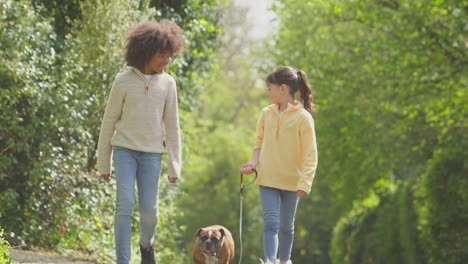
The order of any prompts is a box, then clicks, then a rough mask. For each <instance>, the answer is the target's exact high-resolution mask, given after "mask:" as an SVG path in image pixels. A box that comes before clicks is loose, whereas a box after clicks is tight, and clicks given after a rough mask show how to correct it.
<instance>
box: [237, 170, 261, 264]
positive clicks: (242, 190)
mask: <svg viewBox="0 0 468 264" xmlns="http://www.w3.org/2000/svg"><path fill="white" fill-rule="evenodd" d="M252 171H253V172H255V178H254V179H253V180H252V181H251V182H249V183H247V184H246V185H244V174H242V173H241V175H240V215H239V242H240V243H239V244H240V255H239V262H238V264H241V262H242V218H243V205H244V187H245V186H247V185H250V184H252V183H254V182H255V180H256V179H257V176H258V175H257V170H255V169H252Z"/></svg>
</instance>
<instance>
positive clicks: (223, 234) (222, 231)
mask: <svg viewBox="0 0 468 264" xmlns="http://www.w3.org/2000/svg"><path fill="white" fill-rule="evenodd" d="M219 233H220V234H221V237H224V236H225V235H226V233H224V229H223V228H220V229H219Z"/></svg>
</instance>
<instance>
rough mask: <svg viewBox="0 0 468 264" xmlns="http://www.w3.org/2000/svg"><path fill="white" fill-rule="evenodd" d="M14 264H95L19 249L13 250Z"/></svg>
mask: <svg viewBox="0 0 468 264" xmlns="http://www.w3.org/2000/svg"><path fill="white" fill-rule="evenodd" d="M11 253H12V263H13V264H19V263H28V264H49V263H60V264H94V263H92V262H89V261H87V260H80V259H74V258H68V257H63V256H58V255H54V254H49V253H44V252H35V251H26V250H19V249H12V250H11Z"/></svg>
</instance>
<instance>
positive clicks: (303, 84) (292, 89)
mask: <svg viewBox="0 0 468 264" xmlns="http://www.w3.org/2000/svg"><path fill="white" fill-rule="evenodd" d="M266 82H267V83H269V84H276V85H282V84H285V85H286V86H287V87H288V89H289V93H290V94H291V96H292V97H293V98H295V94H296V92H297V91H299V93H300V97H301V100H302V103H303V105H304V108H305V109H306V110H307V111H309V113H311V114H315V112H317V110H316V109H315V105H314V98H313V96H312V89H311V88H310V85H309V81H308V80H307V75H306V73H305V72H304V71H301V70H296V69H294V68H292V67H289V66H280V67H277V68H276V69H274V70H273V71H272V72H270V74H268V76H267V78H266Z"/></svg>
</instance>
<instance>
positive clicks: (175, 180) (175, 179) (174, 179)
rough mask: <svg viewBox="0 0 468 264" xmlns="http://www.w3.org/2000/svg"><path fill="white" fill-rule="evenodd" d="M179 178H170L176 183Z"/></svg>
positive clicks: (171, 181)
mask: <svg viewBox="0 0 468 264" xmlns="http://www.w3.org/2000/svg"><path fill="white" fill-rule="evenodd" d="M178 179H179V178H169V182H170V183H176V182H177V180H178Z"/></svg>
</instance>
